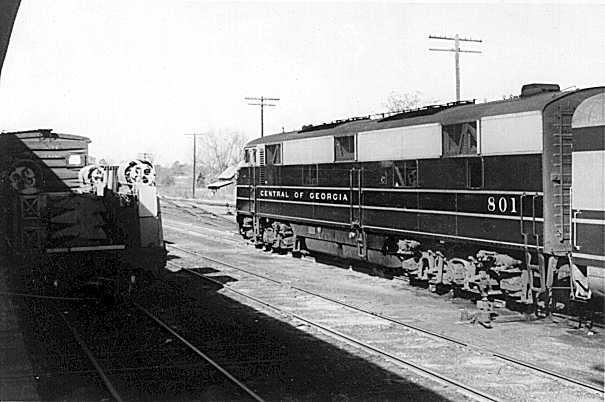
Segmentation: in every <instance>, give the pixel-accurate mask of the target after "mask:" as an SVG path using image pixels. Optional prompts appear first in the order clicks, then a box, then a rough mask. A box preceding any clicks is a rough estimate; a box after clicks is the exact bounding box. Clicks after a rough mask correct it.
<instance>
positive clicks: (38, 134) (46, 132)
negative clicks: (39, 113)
mask: <svg viewBox="0 0 605 402" xmlns="http://www.w3.org/2000/svg"><path fill="white" fill-rule="evenodd" d="M2 136H15V137H17V138H19V139H22V140H26V139H35V138H55V139H65V140H75V141H86V142H87V143H90V142H91V141H90V138H88V137H84V136H82V135H74V134H62V133H53V132H52V129H48V128H43V129H37V130H25V131H10V132H8V131H5V132H2V133H0V138H1V137H2Z"/></svg>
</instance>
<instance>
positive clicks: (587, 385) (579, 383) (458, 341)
mask: <svg viewBox="0 0 605 402" xmlns="http://www.w3.org/2000/svg"><path fill="white" fill-rule="evenodd" d="M170 246H171V247H173V248H176V249H177V250H181V251H184V252H186V253H189V254H192V255H196V256H199V257H201V258H204V259H206V260H208V261H211V262H214V263H216V264H221V265H224V266H226V267H229V268H232V269H235V270H238V271H241V272H245V273H247V274H249V275H253V276H256V277H259V278H262V279H265V280H268V281H271V282H273V283H276V284H279V285H281V286H286V287H289V288H292V289H295V290H298V291H300V292H302V293H306V294H309V295H312V296H315V297H318V298H321V299H323V300H326V301H329V302H332V303H336V304H339V305H341V306H343V307H346V308H349V309H351V310H355V311H358V312H361V313H364V314H368V315H371V316H373V317H376V318H380V319H383V320H386V321H389V322H391V323H393V324H397V325H400V326H403V327H406V328H409V329H413V330H415V331H418V332H422V333H425V334H427V335H430V336H433V337H436V338H439V339H442V340H446V341H449V342H452V343H455V344H457V345H459V346H463V347H465V348H468V349H471V350H474V351H477V352H480V353H483V354H487V355H491V356H493V357H495V358H498V359H500V360H503V361H506V362H508V363H513V364H516V365H517V366H522V367H525V368H529V369H531V370H534V371H536V372H539V373H542V374H545V375H548V376H550V377H552V378H556V379H558V380H561V381H565V382H568V383H571V384H573V385H576V386H580V387H583V388H586V389H589V390H591V391H595V392H598V393H600V394H605V390H604V389H603V388H599V387H598V386H596V385H593V384H590V383H588V382H585V381H582V380H579V379H576V378H573V377H569V376H566V375H565V374H562V373H559V372H556V371H554V370H550V369H548V368H544V367H540V366H537V365H535V364H533V363H530V362H526V361H523V360H520V359H517V358H516V357H513V356H510V355H506V354H504V353H499V352H495V351H492V350H490V349H487V348H484V347H481V346H476V345H472V344H470V343H468V342H466V341H464V340H462V339H458V338H455V337H452V336H448V335H444V334H440V333H438V332H434V331H431V330H429V329H426V328H422V327H419V326H416V325H413V324H408V323H405V322H402V321H399V320H397V319H395V318H392V317H388V316H384V315H382V314H378V313H375V312H373V311H370V310H366V309H364V308H361V307H358V306H354V305H351V304H348V303H345V302H342V301H340V300H337V299H333V298H331V297H328V296H324V295H321V294H319V293H316V292H313V291H310V290H307V289H303V288H300V287H297V286H293V285H290V284H288V283H284V282H281V281H279V280H276V279H273V278H270V277H267V276H265V275H262V274H258V273H256V272H252V271H249V270H246V269H244V268H240V267H237V266H235V265H232V264H230V263H227V262H223V261H220V260H217V259H215V258H211V257H207V256H205V255H203V254H201V253H199V252H197V251H194V250H187V249H184V248H181V247H178V246H175V245H172V244H171V245H170Z"/></svg>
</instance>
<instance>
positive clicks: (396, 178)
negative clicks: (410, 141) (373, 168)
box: [393, 160, 418, 187]
mask: <svg viewBox="0 0 605 402" xmlns="http://www.w3.org/2000/svg"><path fill="white" fill-rule="evenodd" d="M416 186H418V161H415V160H414V161H405V162H397V163H395V164H394V165H393V187H416Z"/></svg>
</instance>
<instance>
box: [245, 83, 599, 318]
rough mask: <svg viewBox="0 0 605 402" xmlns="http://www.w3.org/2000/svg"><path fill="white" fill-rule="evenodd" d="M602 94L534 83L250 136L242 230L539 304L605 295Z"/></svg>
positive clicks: (276, 243)
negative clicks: (476, 97) (504, 93)
mask: <svg viewBox="0 0 605 402" xmlns="http://www.w3.org/2000/svg"><path fill="white" fill-rule="evenodd" d="M604 130H605V88H603V87H596V88H587V89H581V90H574V91H560V90H559V86H558V85H550V84H529V85H525V86H524V87H523V88H522V91H521V94H520V96H518V97H515V98H513V99H509V100H503V101H496V102H488V103H481V104H475V102H474V101H464V102H455V103H450V104H446V105H436V106H428V107H424V108H420V109H416V110H408V111H403V112H401V113H395V114H392V115H389V116H385V117H383V118H380V119H371V118H356V119H351V120H346V121H336V122H333V123H329V124H323V125H317V126H312V125H310V126H304V127H303V128H302V129H301V130H299V131H294V132H287V133H281V134H276V135H271V136H267V137H264V138H260V139H256V140H254V141H252V142H250V143H248V144H247V145H246V147H245V161H244V163H243V164H242V167H241V168H240V170H239V176H238V181H237V221H238V224H239V228H240V231H241V234H242V235H243V236H244V237H247V238H250V239H252V240H253V241H254V242H256V243H257V245H265V246H266V247H272V248H278V249H286V250H287V249H291V250H293V252H294V253H297V252H298V251H299V250H301V249H303V248H306V249H308V250H311V251H318V252H322V253H328V254H333V255H336V256H340V257H344V258H353V259H359V260H364V261H368V262H371V263H375V264H380V265H383V266H387V267H393V268H398V269H400V270H401V269H402V270H403V272H404V273H405V275H406V276H407V277H409V278H410V279H414V280H421V281H426V282H428V283H429V285H430V287H431V288H432V289H438V288H440V287H443V288H445V289H448V288H452V287H453V288H454V289H458V290H466V291H471V292H475V293H477V294H480V295H482V296H483V297H487V296H496V295H505V296H506V297H508V298H512V299H513V300H516V301H519V302H522V303H527V304H532V305H538V304H539V305H542V306H546V307H549V306H552V305H553V300H554V299H553V295H554V296H555V298H559V299H561V300H563V299H565V298H566V297H567V299H568V298H569V297H571V298H572V299H575V300H579V301H587V300H591V299H594V298H595V297H596V296H600V297H602V296H603V290H604V287H605V286H604V281H605V278H604V277H605V274H604V272H605V256H604V254H605V253H604V249H603V248H604V235H603V234H604V228H605V226H604V224H605V212H604V209H605V208H604V206H605V195H604V193H605V190H604V188H605V181H604V169H605V167H604V166H605V160H604V152H605V150H604V148H605V147H604V142H605V131H604Z"/></svg>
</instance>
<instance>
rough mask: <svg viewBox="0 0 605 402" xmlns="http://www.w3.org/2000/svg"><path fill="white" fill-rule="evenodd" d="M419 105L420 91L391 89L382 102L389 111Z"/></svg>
mask: <svg viewBox="0 0 605 402" xmlns="http://www.w3.org/2000/svg"><path fill="white" fill-rule="evenodd" d="M419 105H420V92H418V91H416V92H397V91H391V93H390V94H389V96H388V97H387V100H386V102H385V103H384V104H383V106H384V107H385V108H387V110H388V111H389V112H399V111H401V110H405V109H413V108H416V107H418V106H419Z"/></svg>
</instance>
